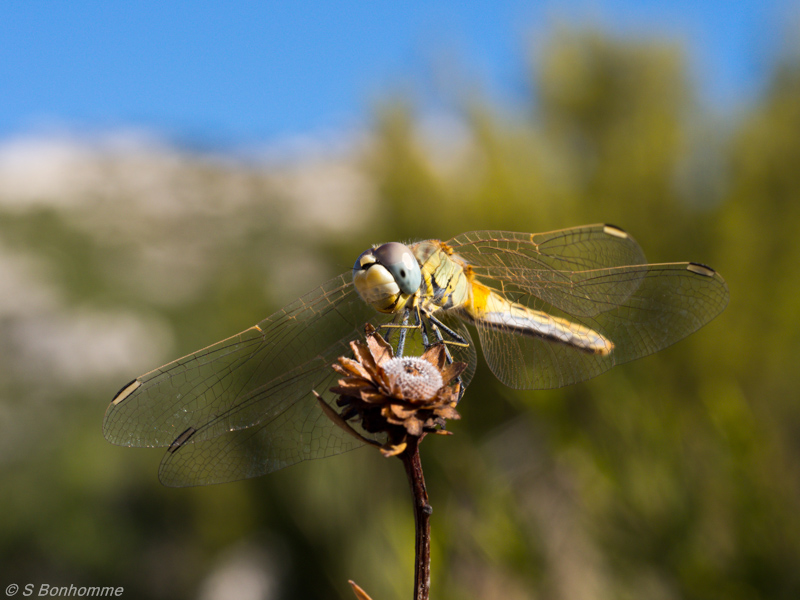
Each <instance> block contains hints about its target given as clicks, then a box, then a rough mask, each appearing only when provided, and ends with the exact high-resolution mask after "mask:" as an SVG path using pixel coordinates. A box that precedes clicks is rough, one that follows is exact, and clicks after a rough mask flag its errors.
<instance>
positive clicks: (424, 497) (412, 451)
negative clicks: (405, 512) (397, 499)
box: [400, 436, 433, 600]
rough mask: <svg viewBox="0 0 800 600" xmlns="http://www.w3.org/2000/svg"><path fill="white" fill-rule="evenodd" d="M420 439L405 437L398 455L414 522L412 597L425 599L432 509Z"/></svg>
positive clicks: (427, 587) (429, 568)
mask: <svg viewBox="0 0 800 600" xmlns="http://www.w3.org/2000/svg"><path fill="white" fill-rule="evenodd" d="M420 440H421V438H416V437H413V436H408V446H407V447H406V449H405V451H403V453H402V454H400V459H401V460H402V461H403V466H404V467H405V469H406V475H408V483H409V484H410V485H411V494H412V495H413V497H414V525H415V526H416V538H415V541H416V554H415V555H416V563H415V568H414V600H428V594H429V593H430V589H431V523H430V517H431V513H432V512H433V509H432V508H431V505H430V504H428V490H427V489H426V488H425V477H424V476H423V474H422V463H421V462H420V459H419V442H420Z"/></svg>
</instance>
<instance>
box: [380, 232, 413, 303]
mask: <svg viewBox="0 0 800 600" xmlns="http://www.w3.org/2000/svg"><path fill="white" fill-rule="evenodd" d="M373 254H374V256H375V260H376V261H377V262H378V263H380V264H381V265H383V266H384V267H385V268H386V270H387V271H389V273H391V274H392V277H394V280H395V281H396V282H397V285H398V287H399V288H400V290H401V291H402V292H403V293H404V294H413V293H414V292H416V291H417V290H418V289H419V286H420V284H421V283H422V273H421V272H420V270H419V263H418V262H417V259H416V258H415V257H414V254H413V253H412V252H411V250H410V249H409V248H408V246H406V245H404V244H400V243H398V242H389V243H388V244H384V245H383V246H379V247H378V248H375V249H374V250H373Z"/></svg>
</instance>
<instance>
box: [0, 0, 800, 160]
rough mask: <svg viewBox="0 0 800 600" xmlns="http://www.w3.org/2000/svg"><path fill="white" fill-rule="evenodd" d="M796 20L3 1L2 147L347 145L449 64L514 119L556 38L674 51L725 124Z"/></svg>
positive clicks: (736, 8)
mask: <svg viewBox="0 0 800 600" xmlns="http://www.w3.org/2000/svg"><path fill="white" fill-rule="evenodd" d="M799 14H800V11H798V2H797V0H774V1H772V2H765V1H758V0H733V1H731V0H728V1H722V0H719V1H716V0H714V1H706V2H703V1H702V0H694V1H691V0H672V1H670V2H654V1H650V0H640V1H639V2H633V1H631V2H626V1H622V0H608V1H600V0H595V1H593V2H592V1H587V0H567V1H562V2H554V1H550V0H541V1H537V2H533V1H530V2H520V1H516V0H509V1H495V2H468V1H467V2H457V1H456V0H442V1H436V0H431V1H429V2H396V1H393V2H389V1H382V0H372V1H365V2H351V1H347V0H339V1H328V0H325V1H319V2H270V1H262V2H244V1H229V2H206V1H202V0H196V1H192V2H189V1H186V2H177V1H173V2H170V1H166V0H164V1H161V2H158V1H151V0H135V1H134V0H130V1H129V0H119V1H108V0H94V1H90V0H70V1H69V2H67V1H58V0H49V1H48V0H3V2H2V3H0V140H2V139H3V138H7V137H9V136H14V135H19V134H25V133H29V132H34V133H41V132H43V131H45V132H46V131H48V130H51V129H52V130H64V129H66V130H75V131H89V132H96V131H105V130H114V129H126V128H145V129H148V130H151V131H154V132H157V133H160V134H163V135H165V136H167V137H169V138H172V139H176V140H184V141H187V140H188V141H190V142H192V143H199V144H208V145H211V146H213V145H215V144H216V145H223V146H228V145H234V146H235V145H237V144H243V145H246V144H253V143H261V142H268V141H270V140H276V139H281V138H286V137H291V136H294V135H298V134H315V133H317V132H320V131H323V132H324V131H331V130H333V131H336V130H342V129H347V128H350V127H353V126H358V125H359V124H360V123H363V122H364V120H365V119H367V118H368V116H369V108H370V107H371V106H372V105H373V104H374V102H375V100H376V99H379V98H381V97H385V96H387V95H388V94H389V93H390V92H392V91H395V90H409V89H411V90H420V89H421V90H424V89H425V87H426V85H427V86H428V87H430V82H431V81H432V80H434V79H435V78H436V77H435V75H434V74H435V73H437V72H438V73H439V74H440V75H441V70H442V65H448V64H450V65H452V64H455V65H458V66H459V67H460V68H459V71H460V72H461V75H464V74H466V75H467V76H468V78H473V79H474V80H475V81H478V82H480V83H482V84H483V85H484V87H485V88H486V89H487V90H488V92H489V93H490V94H491V96H492V97H493V98H496V99H498V100H500V101H504V102H509V103H512V104H513V102H514V100H515V98H519V97H520V96H521V94H522V90H524V87H525V85H526V82H525V75H526V64H527V60H528V58H527V56H526V52H529V50H530V48H531V47H534V48H535V47H536V45H535V43H536V42H538V41H541V40H544V39H546V36H547V35H548V33H549V32H550V31H552V30H553V28H554V26H555V25H556V24H563V25H578V26H580V25H585V26H589V25H593V26H599V27H601V28H602V29H604V30H606V31H609V32H610V33H613V34H618V35H624V36H633V37H637V38H645V37H651V36H660V37H662V38H666V39H671V40H678V41H680V42H682V43H684V44H685V45H686V47H687V50H688V56H689V57H690V59H691V61H692V62H691V68H692V75H693V77H694V78H695V80H696V82H697V83H698V85H699V91H700V95H701V99H702V101H703V102H704V103H705V104H707V105H710V106H717V107H720V108H721V109H722V110H731V109H737V108H739V107H740V106H741V105H743V104H746V103H747V101H748V100H751V99H752V98H753V97H755V95H756V94H757V93H758V90H759V89H760V86H763V84H764V82H765V81H766V77H767V72H768V68H769V66H770V65H771V64H772V62H773V59H774V58H775V56H777V55H778V54H779V53H780V52H783V51H785V50H786V49H787V44H786V40H787V39H791V37H792V28H791V27H792V26H794V32H795V37H796V32H797V31H798V24H799V23H800V19H798V15H799ZM531 40H534V41H535V42H534V45H533V46H531V43H532V42H531ZM448 61H450V62H448ZM437 70H438V71H437ZM425 82H427V83H425ZM423 96H424V94H423Z"/></svg>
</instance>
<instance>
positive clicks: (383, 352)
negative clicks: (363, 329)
mask: <svg viewBox="0 0 800 600" xmlns="http://www.w3.org/2000/svg"><path fill="white" fill-rule="evenodd" d="M367 346H368V347H369V351H370V354H372V358H373V359H374V361H375V364H376V365H377V366H379V367H380V366H382V365H383V363H385V362H386V361H387V360H390V359H391V358H393V357H394V350H393V349H392V346H391V344H389V342H387V341H386V340H384V339H383V338H382V337H381V336H380V334H378V333H372V334H370V335H368V336H367Z"/></svg>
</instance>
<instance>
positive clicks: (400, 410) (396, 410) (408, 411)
mask: <svg viewBox="0 0 800 600" xmlns="http://www.w3.org/2000/svg"><path fill="white" fill-rule="evenodd" d="M389 409H390V410H391V411H392V414H393V415H394V416H395V417H397V418H398V419H407V418H408V417H410V416H412V415H413V414H414V413H415V412H417V411H416V410H415V409H413V408H406V407H404V406H403V405H402V404H390V405H389Z"/></svg>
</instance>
